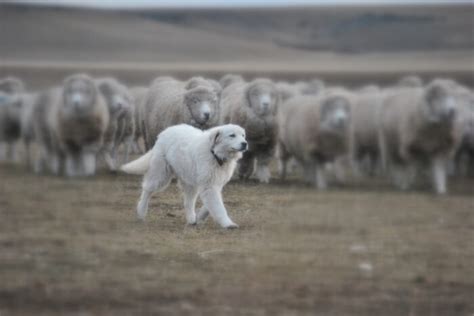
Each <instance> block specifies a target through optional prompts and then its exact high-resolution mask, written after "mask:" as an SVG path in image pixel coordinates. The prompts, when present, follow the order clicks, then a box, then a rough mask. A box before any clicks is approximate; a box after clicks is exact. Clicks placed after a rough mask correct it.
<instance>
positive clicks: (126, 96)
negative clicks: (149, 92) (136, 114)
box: [97, 78, 133, 115]
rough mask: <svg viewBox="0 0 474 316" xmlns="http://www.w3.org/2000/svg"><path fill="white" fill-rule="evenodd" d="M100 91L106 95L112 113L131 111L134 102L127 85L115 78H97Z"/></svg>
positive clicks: (118, 113)
mask: <svg viewBox="0 0 474 316" xmlns="http://www.w3.org/2000/svg"><path fill="white" fill-rule="evenodd" d="M97 86H98V88H99V91H100V92H101V94H102V95H103V96H104V98H105V100H106V102H107V106H108V108H109V111H110V114H112V115H120V114H121V113H123V112H126V111H129V110H130V109H131V107H132V104H133V98H132V96H131V94H130V93H129V91H128V89H127V87H125V86H124V85H123V84H121V83H120V82H118V81H117V80H116V79H114V78H102V79H98V80H97Z"/></svg>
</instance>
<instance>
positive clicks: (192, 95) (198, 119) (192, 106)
mask: <svg viewBox="0 0 474 316" xmlns="http://www.w3.org/2000/svg"><path fill="white" fill-rule="evenodd" d="M184 102H185V104H186V106H187V107H188V109H189V111H190V113H191V119H192V122H191V124H192V125H195V126H197V127H204V126H205V125H206V124H208V123H209V122H212V121H214V118H215V117H217V115H218V109H219V100H218V96H217V95H216V93H215V92H214V91H213V90H211V89H209V88H208V87H195V88H193V89H191V90H189V91H188V92H187V93H186V94H185V96H184Z"/></svg>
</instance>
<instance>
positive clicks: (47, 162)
mask: <svg viewBox="0 0 474 316" xmlns="http://www.w3.org/2000/svg"><path fill="white" fill-rule="evenodd" d="M108 123H109V111H108V108H107V104H106V102H105V100H104V98H103V97H102V94H101V93H100V92H99V90H98V88H97V86H96V84H95V82H94V80H93V79H92V78H91V77H90V76H88V75H86V74H75V75H71V76H69V77H67V78H65V79H64V81H63V85H62V86H59V87H54V88H52V89H50V90H47V91H43V92H41V93H40V94H39V96H38V98H37V101H36V102H35V104H34V106H33V129H34V135H35V138H36V141H37V143H38V145H39V147H40V148H39V149H40V152H39V157H38V159H36V161H35V171H36V172H42V171H43V170H44V168H45V167H48V168H49V170H50V171H51V172H52V173H53V174H56V175H57V174H60V172H61V169H62V168H64V169H65V170H64V172H65V174H66V176H68V177H75V176H90V175H93V174H95V170H96V155H97V153H98V152H99V150H100V149H101V148H102V144H103V139H104V135H105V132H106V129H107V127H108Z"/></svg>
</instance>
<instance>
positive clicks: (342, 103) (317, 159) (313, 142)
mask: <svg viewBox="0 0 474 316" xmlns="http://www.w3.org/2000/svg"><path fill="white" fill-rule="evenodd" d="M350 121H351V105H350V99H349V98H348V97H346V96H345V94H343V93H338V92H334V93H325V94H323V95H320V96H297V97H294V98H292V99H290V100H288V101H287V102H286V103H285V104H283V105H282V106H281V108H280V111H279V113H278V126H279V136H278V143H279V151H278V152H279V157H278V158H279V159H280V164H281V166H282V168H281V173H280V177H281V179H282V180H284V179H285V177H286V166H287V162H288V160H289V159H290V158H291V157H294V158H295V159H296V160H297V162H298V163H299V164H300V165H301V166H302V167H303V169H304V172H305V178H306V180H307V181H308V182H310V183H311V184H313V185H314V186H315V187H316V188H318V189H320V190H324V189H326V188H327V182H326V178H325V175H324V168H325V165H326V164H328V163H332V162H335V161H336V159H338V158H340V157H342V156H344V155H347V154H348V153H349V152H350V150H351V145H350V141H351V137H350Z"/></svg>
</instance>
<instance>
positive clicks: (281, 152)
mask: <svg viewBox="0 0 474 316" xmlns="http://www.w3.org/2000/svg"><path fill="white" fill-rule="evenodd" d="M277 152H278V173H279V175H280V179H281V180H285V179H286V177H287V175H288V160H289V159H290V154H289V153H288V151H287V150H286V148H285V145H283V144H282V143H279V144H278V150H277Z"/></svg>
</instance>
